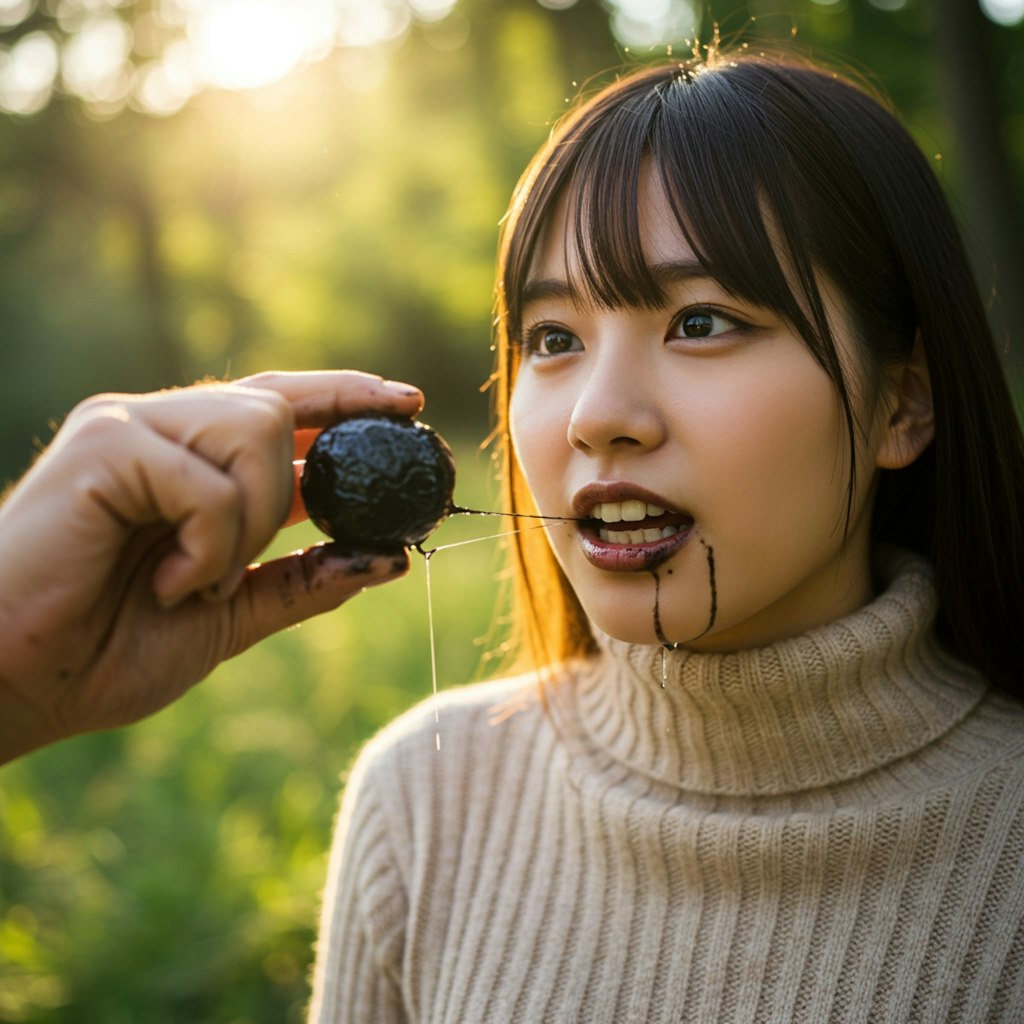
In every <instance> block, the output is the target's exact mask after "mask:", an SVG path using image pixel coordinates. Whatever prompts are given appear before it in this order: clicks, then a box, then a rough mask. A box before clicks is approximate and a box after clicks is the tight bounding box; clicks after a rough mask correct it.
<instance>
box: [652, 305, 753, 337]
mask: <svg viewBox="0 0 1024 1024" xmlns="http://www.w3.org/2000/svg"><path fill="white" fill-rule="evenodd" d="M739 326H740V325H739V324H738V323H737V321H735V320H730V319H729V317H727V316H723V315H722V314H721V313H719V312H717V311H716V310H713V309H686V310H683V312H682V313H680V314H679V316H678V317H677V318H676V319H675V321H674V323H673V324H672V328H671V330H670V331H669V337H673V338H679V337H682V338H713V337H716V336H717V335H719V334H726V333H728V332H729V331H734V330H736V328H737V327H739Z"/></svg>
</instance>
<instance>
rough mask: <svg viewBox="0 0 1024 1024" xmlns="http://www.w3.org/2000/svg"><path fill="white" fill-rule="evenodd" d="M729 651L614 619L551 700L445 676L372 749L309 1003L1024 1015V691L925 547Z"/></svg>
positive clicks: (425, 1014)
mask: <svg viewBox="0 0 1024 1024" xmlns="http://www.w3.org/2000/svg"><path fill="white" fill-rule="evenodd" d="M893 563H894V564H893V565H892V566H891V575H892V577H893V578H892V581H891V583H890V584H889V586H888V588H887V590H886V591H885V592H884V593H883V594H882V596H880V597H879V598H877V599H876V600H875V601H874V602H872V603H871V604H870V605H868V606H867V607H866V608H863V609H861V610H860V611H858V612H856V613H854V614H853V615H851V616H849V617H847V618H845V619H843V620H841V621H839V622H836V623H833V624H831V625H829V626H827V627H824V628H822V629H820V630H816V631H814V632H811V633H809V634H807V635H804V636H800V637H797V638H794V639H791V640H786V641H783V642H781V643H778V644H775V645H773V646H771V647H767V648H764V649H761V650H756V651H744V652H741V653H737V654H732V655H694V654H687V653H683V652H679V653H677V654H673V655H671V656H670V657H669V659H668V666H667V679H666V680H665V686H664V688H663V687H662V672H661V652H660V649H659V648H657V647H643V646H635V645H628V644H624V643H620V642H618V641H613V640H604V641H603V642H602V653H601V655H600V656H599V657H598V658H596V659H595V660H593V661H592V662H590V663H588V664H586V665H583V666H580V667H578V668H576V669H574V670H572V671H567V672H566V673H565V678H564V679H563V680H561V681H560V682H559V683H558V685H557V686H554V687H552V688H551V689H550V690H549V699H550V704H549V707H548V708H547V709H545V708H544V707H542V706H540V704H539V703H538V701H537V700H536V698H535V687H534V685H533V684H527V685H525V687H524V684H523V682H522V681H506V682H500V683H493V684H482V685H476V686H470V687H466V688H464V689H461V690H455V691H451V692H449V693H448V694H446V695H445V696H444V697H443V698H442V700H441V702H440V706H439V708H438V711H439V718H440V727H439V728H440V736H441V749H440V751H438V750H437V749H435V722H434V711H435V705H434V704H433V703H432V702H428V703H427V704H425V705H422V706H420V707H419V708H416V709H414V710H413V711H411V712H409V713H408V714H406V715H405V716H404V717H403V718H401V719H400V720H399V721H397V722H396V723H394V724H393V725H392V726H391V727H389V728H388V729H386V730H385V731H384V732H383V733H382V734H381V735H380V736H379V737H378V738H377V739H375V740H374V741H373V742H372V743H370V744H369V746H368V747H367V748H366V749H365V751H364V752H363V754H362V756H361V757H360V759H359V761H358V763H357V766H356V768H355V770H354V772H353V774H352V777H351V779H350V781H349V784H348V787H347V790H346V793H345V798H344V803H343V809H342V813H341V815H340V817H339V822H338V832H337V837H336V841H335V847H334V851H333V854H332V857H331V862H330V874H329V879H328V883H327V889H326V893H325V903H324V914H323V921H322V933H321V939H320V946H319V950H318V962H317V968H316V975H315V982H314V997H313V1008H312V1020H313V1021H315V1022H317V1024H326V1022H332V1024H340V1022H346V1024H356V1022H373V1024H386V1022H391V1021H423V1022H426V1021H429V1022H436V1024H440V1022H445V1024H455V1022H472V1024H501V1022H512V1021H517V1022H524V1024H539V1022H548V1021H550V1022H570V1021H572V1022H577V1021H578V1022H586V1024H626V1022H632V1021H636V1022H640V1021H643V1022H669V1021H671V1022H673V1024H679V1022H684V1021H685V1022H696V1024H714V1022H729V1024H743V1022H769V1021H770V1022H778V1024H793V1022H807V1024H823V1022H838V1021H849V1022H854V1021H856V1022H868V1021H871V1022H876V1021H877V1022H881V1021H890V1022H896V1021H899V1022H909V1021H913V1022H939V1021H941V1022H954V1021H957V1022H967V1021H970V1022H977V1024H980V1022H997V1021H1000V1022H1009V1021H1014V1022H1021V1021H1024V756H1022V754H1024V708H1022V706H1021V705H1019V704H1017V703H1014V702H1012V701H1010V700H1009V699H1007V698H1005V697H1002V696H1000V695H998V694H997V693H993V692H991V691H988V690H987V689H986V687H985V685H984V684H983V683H982V682H981V681H980V680H979V679H978V678H977V677H976V676H975V675H974V674H973V673H972V671H970V670H969V669H967V668H965V667H964V666H963V665H961V664H959V663H957V662H956V661H954V660H953V659H951V658H950V657H949V656H948V655H947V654H945V653H944V652H943V650H942V649H941V648H940V647H939V646H938V645H937V644H936V642H935V641H934V640H933V638H932V637H931V635H930V633H929V623H930V620H931V618H932V615H933V609H934V598H933V592H932V587H931V581H930V573H929V571H928V568H927V566H925V565H924V564H923V563H922V562H920V561H919V560H917V559H916V558H913V557H911V556H906V555H899V556H897V557H896V558H895V559H894V560H893Z"/></svg>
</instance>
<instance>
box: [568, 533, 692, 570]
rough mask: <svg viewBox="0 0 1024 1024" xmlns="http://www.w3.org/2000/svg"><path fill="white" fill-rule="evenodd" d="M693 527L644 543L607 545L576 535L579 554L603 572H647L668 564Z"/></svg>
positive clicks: (594, 538) (596, 538) (597, 540)
mask: <svg viewBox="0 0 1024 1024" xmlns="http://www.w3.org/2000/svg"><path fill="white" fill-rule="evenodd" d="M692 533H693V526H688V527H686V528H685V529H682V530H679V531H678V532H677V533H674V534H672V536H671V537H663V538H662V539H661V540H652V541H649V542H648V543H646V544H609V543H608V541H605V540H601V539H600V538H599V537H595V536H593V535H592V534H590V533H584V532H580V533H579V535H578V536H579V540H580V547H581V548H582V549H583V555H584V557H585V558H586V560H587V561H588V562H590V564H591V565H593V566H596V567H597V568H598V569H604V570H605V571H606V572H643V571H646V572H650V571H651V570H652V569H657V568H658V566H659V565H662V564H663V563H664V562H666V561H668V559H670V558H671V557H672V556H673V555H674V554H675V553H676V552H677V551H678V550H679V549H680V548H681V547H682V546H683V545H684V544H685V543H686V542H687V541H688V540H689V539H690V536H691V535H692Z"/></svg>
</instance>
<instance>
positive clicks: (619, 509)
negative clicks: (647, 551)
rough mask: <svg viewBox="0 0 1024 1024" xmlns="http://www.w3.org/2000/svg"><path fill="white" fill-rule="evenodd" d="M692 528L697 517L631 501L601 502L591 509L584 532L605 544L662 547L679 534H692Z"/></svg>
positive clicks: (635, 499) (634, 500)
mask: <svg viewBox="0 0 1024 1024" xmlns="http://www.w3.org/2000/svg"><path fill="white" fill-rule="evenodd" d="M692 527H693V516H691V515H688V514H687V513H685V512H673V511H671V510H670V509H666V508H662V507H661V506H660V505H652V504H651V503H649V502H646V501H642V500H640V499H637V498H630V499H628V500H626V501H602V502H598V503H597V504H595V505H594V506H592V507H591V509H590V510H589V513H588V516H587V518H586V520H585V521H584V523H583V524H582V526H581V529H582V530H583V532H584V533H586V534H588V535H589V536H590V537H591V538H592V539H597V540H599V541H602V542H603V543H605V544H623V545H629V546H631V547H636V546H637V545H641V544H659V543H661V542H662V541H665V540H667V539H668V538H670V537H674V536H675V535H676V534H678V533H688V532H689V531H690V529H691V528H692Z"/></svg>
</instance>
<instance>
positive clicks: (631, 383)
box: [568, 354, 665, 452]
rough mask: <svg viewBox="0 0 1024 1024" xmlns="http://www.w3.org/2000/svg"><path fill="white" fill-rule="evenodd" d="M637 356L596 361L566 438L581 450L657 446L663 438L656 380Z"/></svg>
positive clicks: (587, 377) (579, 397)
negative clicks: (643, 366)
mask: <svg viewBox="0 0 1024 1024" xmlns="http://www.w3.org/2000/svg"><path fill="white" fill-rule="evenodd" d="M639 363H640V360H639V359H638V358H635V354H634V358H632V359H630V358H628V357H627V358H623V357H622V355H619V356H615V357H613V356H607V357H603V358H596V359H595V360H594V363H593V365H592V367H591V368H590V372H589V373H588V374H587V375H586V377H585V379H584V380H583V382H582V384H581V388H580V391H579V393H578V394H577V396H576V401H575V403H574V405H573V410H572V415H571V417H570V418H569V428H568V440H569V444H571V445H572V446H573V447H574V448H576V449H578V450H580V451H590V452H607V451H612V450H616V449H622V448H636V449H651V448H656V447H658V445H660V444H661V442H662V441H663V440H664V438H665V422H664V419H663V417H662V415H661V412H660V409H659V407H658V404H657V392H658V384H657V381H655V380H652V379H651V376H650V373H649V372H648V371H646V370H645V369H644V368H642V367H641V366H640V365H639Z"/></svg>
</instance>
